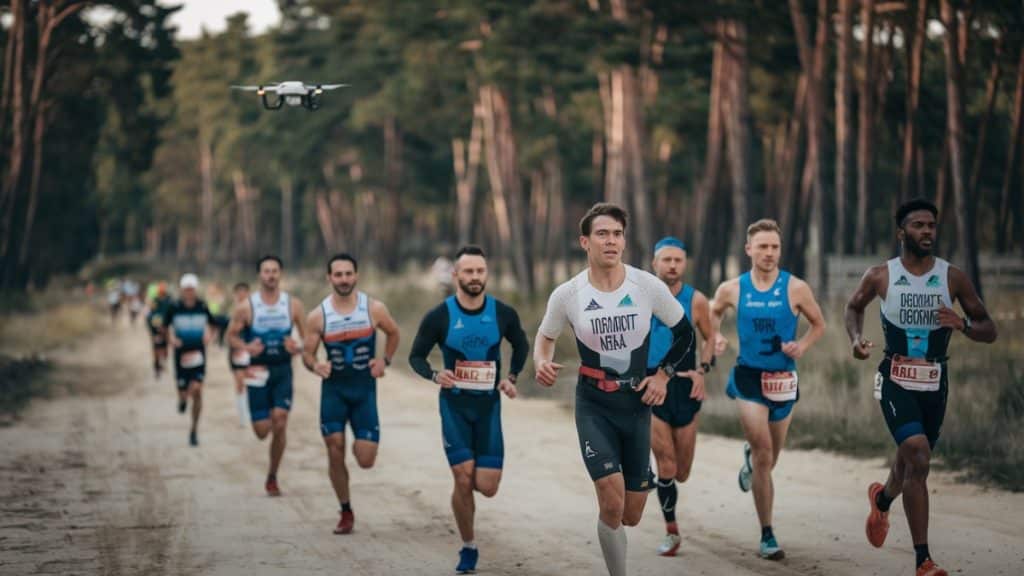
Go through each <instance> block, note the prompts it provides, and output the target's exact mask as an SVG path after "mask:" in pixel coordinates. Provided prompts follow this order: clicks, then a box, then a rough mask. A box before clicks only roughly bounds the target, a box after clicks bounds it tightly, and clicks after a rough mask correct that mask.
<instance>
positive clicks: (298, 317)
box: [291, 296, 306, 343]
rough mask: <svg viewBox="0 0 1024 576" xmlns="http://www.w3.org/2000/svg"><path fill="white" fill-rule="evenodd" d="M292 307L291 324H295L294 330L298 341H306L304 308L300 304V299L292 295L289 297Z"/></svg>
mask: <svg viewBox="0 0 1024 576" xmlns="http://www.w3.org/2000/svg"><path fill="white" fill-rule="evenodd" d="M291 307H292V324H294V325H295V331H296V332H298V333H299V342H300V343H303V342H305V341H306V309H305V308H304V307H303V306H302V300H299V299H298V298H296V297H294V296H292V298H291Z"/></svg>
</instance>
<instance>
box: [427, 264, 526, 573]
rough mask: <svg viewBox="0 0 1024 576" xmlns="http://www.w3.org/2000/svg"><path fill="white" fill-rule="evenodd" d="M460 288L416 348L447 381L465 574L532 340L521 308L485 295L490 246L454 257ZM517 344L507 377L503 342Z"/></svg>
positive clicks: (444, 411)
mask: <svg viewBox="0 0 1024 576" xmlns="http://www.w3.org/2000/svg"><path fill="white" fill-rule="evenodd" d="M455 280H456V285H457V289H456V293H455V296H450V297H448V298H447V299H445V301H444V302H443V303H442V304H441V305H440V306H438V307H436V308H434V309H433V310H431V311H430V312H428V313H427V315H426V316H425V317H424V318H423V321H422V323H421V324H420V327H419V330H418V331H417V332H416V339H415V340H414V341H413V344H412V352H410V354H409V364H411V365H412V368H413V370H415V371H416V373H417V374H419V375H420V376H423V377H424V378H428V379H430V380H432V381H434V382H435V383H437V384H438V385H439V386H440V387H441V390H440V407H441V430H442V433H443V436H444V438H443V441H444V449H445V454H446V455H447V456H448V465H449V466H451V469H452V475H453V476H454V479H455V489H454V491H453V492H452V511H453V512H454V513H455V522H456V524H458V527H459V534H460V535H461V536H462V541H463V547H462V550H461V551H460V552H459V564H458V566H457V567H456V571H457V572H459V573H466V572H471V571H473V570H475V569H476V562H477V558H478V555H479V554H478V551H477V549H476V544H475V543H474V542H473V513H474V509H475V505H474V503H473V491H474V490H476V491H477V492H480V493H481V494H483V495H484V496H487V497H491V496H494V495H495V494H496V493H497V492H498V484H499V482H500V481H501V469H502V464H503V459H504V441H503V438H502V434H501V396H500V395H499V394H498V391H499V390H500V391H501V392H504V393H505V395H506V396H508V397H509V398H515V397H516V378H517V376H518V375H519V373H520V372H521V371H522V369H523V366H524V365H525V364H526V356H527V354H529V350H530V345H529V342H528V341H527V340H526V333H525V332H523V328H522V326H521V325H520V322H519V315H518V314H517V313H516V311H515V310H514V309H513V308H512V307H510V306H508V305H506V304H504V303H502V302H499V301H498V300H496V299H495V298H493V297H491V296H488V295H486V294H485V293H484V289H485V288H486V286H487V260H486V258H485V256H484V253H483V250H481V249H480V248H477V247H475V246H468V247H465V248H462V249H461V250H459V252H458V254H457V255H456V257H455ZM503 338H504V339H505V340H508V341H509V343H511V344H512V361H511V366H510V367H509V371H508V375H507V376H505V377H504V378H502V377H501V340H502V339H503ZM435 345H437V346H438V347H440V348H441V353H442V355H443V357H444V366H443V368H442V369H441V370H440V371H437V370H434V369H433V368H431V366H430V362H428V361H427V355H428V354H430V351H431V350H432V349H433V348H434V346H435Z"/></svg>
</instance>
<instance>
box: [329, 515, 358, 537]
mask: <svg viewBox="0 0 1024 576" xmlns="http://www.w3.org/2000/svg"><path fill="white" fill-rule="evenodd" d="M340 515H341V517H340V518H338V525H337V526H335V527H334V533H335V534H351V533H352V526H353V525H355V522H356V517H355V515H354V514H352V511H351V510H346V511H342V512H341V513H340Z"/></svg>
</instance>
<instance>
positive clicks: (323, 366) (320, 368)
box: [313, 362, 331, 380]
mask: <svg viewBox="0 0 1024 576" xmlns="http://www.w3.org/2000/svg"><path fill="white" fill-rule="evenodd" d="M313 372H314V373H316V375H317V376H319V377H321V378H323V379H324V380H326V379H328V378H330V377H331V363H330V362H317V363H316V364H314V365H313Z"/></svg>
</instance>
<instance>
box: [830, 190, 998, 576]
mask: <svg viewBox="0 0 1024 576" xmlns="http://www.w3.org/2000/svg"><path fill="white" fill-rule="evenodd" d="M938 215H939V211H938V209H937V208H936V207H935V205H934V204H932V203H931V202H929V201H927V200H923V199H914V200H910V201H909V202H907V203H905V204H903V205H902V206H900V207H899V209H898V210H897V211H896V227H897V232H896V235H897V238H898V239H899V241H900V244H901V246H902V250H901V254H900V256H899V257H897V258H893V259H891V260H889V261H888V262H886V263H885V264H882V265H880V266H875V267H872V268H870V269H869V270H868V271H867V272H866V273H865V274H864V278H863V279H862V280H861V283H860V286H859V287H858V288H857V291H856V292H854V294H853V296H851V297H850V301H849V302H848V303H847V305H846V332H847V335H848V336H849V337H850V344H851V345H852V352H853V356H854V358H857V359H858V360H866V359H867V358H868V357H869V356H870V355H871V348H872V347H873V346H874V345H873V344H872V343H871V342H870V341H868V340H867V339H865V338H864V336H863V328H864V309H865V308H867V306H868V304H870V303H871V301H872V300H874V299H875V298H876V297H878V298H881V300H882V307H881V310H880V311H881V317H882V328H883V330H884V332H885V355H884V357H883V358H882V361H881V363H880V364H879V366H878V373H877V374H876V375H875V398H876V399H877V400H878V402H879V407H880V408H881V409H882V414H883V415H884V416H885V423H886V424H887V425H888V427H889V433H890V434H891V435H892V438H893V440H894V441H895V443H896V446H897V451H896V461H895V462H894V463H893V465H892V469H891V470H890V472H889V479H888V480H887V481H886V483H885V484H884V485H883V484H881V483H880V482H874V483H872V484H871V485H870V486H869V487H868V503H869V506H870V512H869V515H868V519H867V522H866V525H865V532H866V534H867V538H868V541H869V542H870V543H871V545H872V546H875V547H876V548H880V547H881V546H882V544H884V543H885V538H886V536H887V535H888V533H889V507H890V506H891V505H892V502H893V500H895V499H896V498H898V497H899V496H900V495H901V494H902V495H903V508H904V510H905V511H906V514H907V523H908V524H909V525H910V535H911V538H912V540H913V543H914V552H915V555H916V562H917V575H918V576H946V571H945V570H943V569H942V568H939V567H938V566H937V565H936V564H935V562H934V561H933V560H932V559H931V553H930V552H929V550H928V471H929V468H930V463H931V455H932V449H933V448H934V447H935V444H936V443H937V442H938V441H939V431H940V430H941V428H942V421H943V419H944V417H945V414H946V398H947V395H948V393H949V375H948V365H947V360H948V356H947V351H948V348H949V342H950V338H951V337H952V336H953V331H954V330H958V331H960V332H963V334H964V335H965V336H967V338H969V339H971V340H973V341H975V342H986V343H991V342H994V341H995V339H996V325H995V322H993V321H992V319H991V318H990V317H989V315H988V311H987V310H985V305H984V304H983V303H982V302H981V299H980V298H979V297H978V293H977V291H976V290H975V288H974V285H973V284H972V283H971V280H970V278H968V276H967V274H965V273H964V272H963V271H962V270H960V269H959V268H957V267H955V266H952V265H950V263H949V262H946V261H945V260H943V259H942V258H937V257H936V256H935V254H934V251H933V249H934V245H935V242H936V239H935V236H936V228H937V220H938ZM955 301H958V302H959V303H960V306H961V307H962V308H963V310H964V312H965V313H966V314H967V315H966V316H965V317H960V316H959V315H958V314H957V313H956V312H955V311H954V310H953V303H954V302H955Z"/></svg>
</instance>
